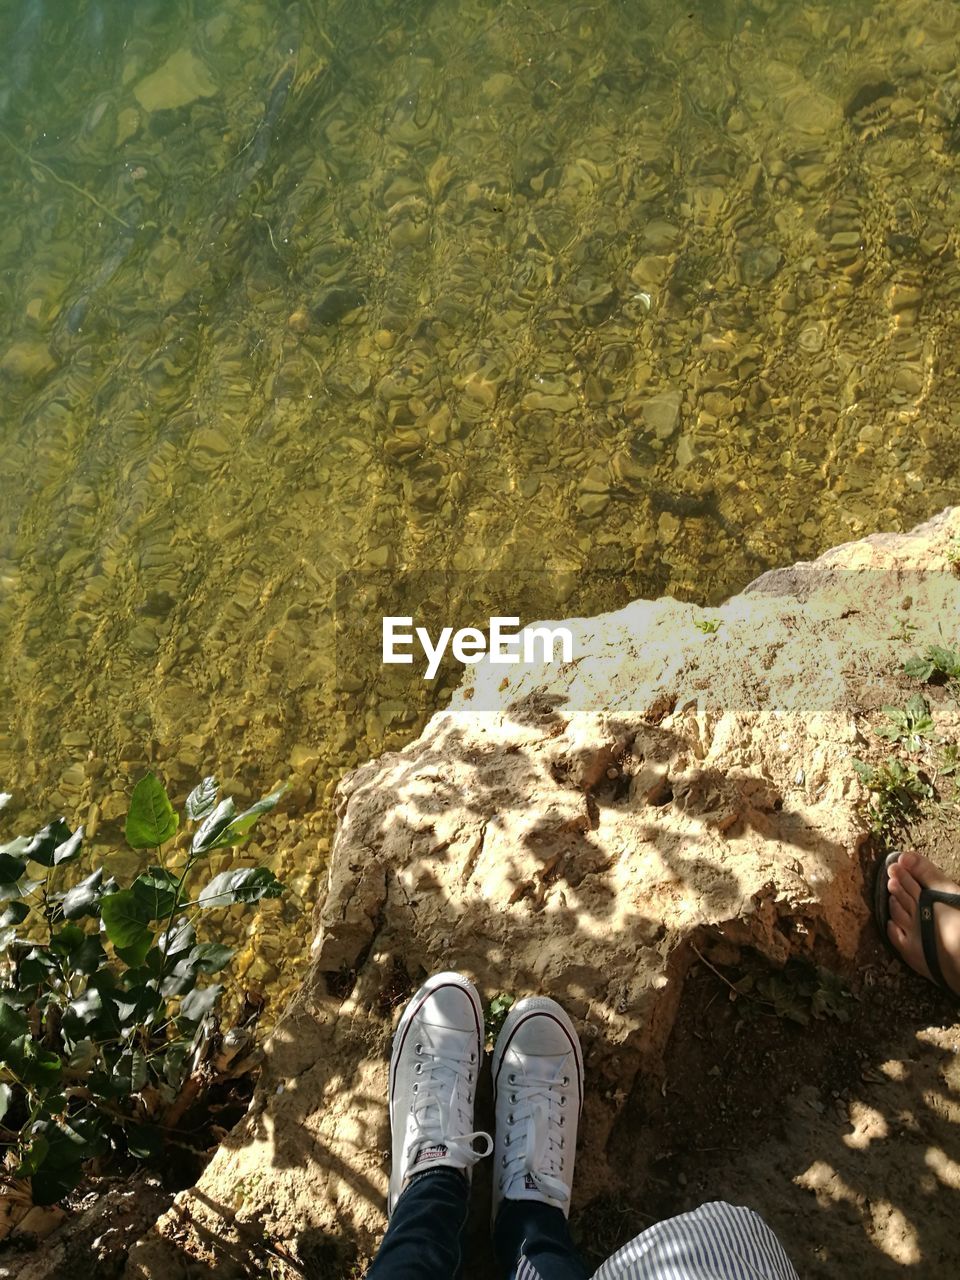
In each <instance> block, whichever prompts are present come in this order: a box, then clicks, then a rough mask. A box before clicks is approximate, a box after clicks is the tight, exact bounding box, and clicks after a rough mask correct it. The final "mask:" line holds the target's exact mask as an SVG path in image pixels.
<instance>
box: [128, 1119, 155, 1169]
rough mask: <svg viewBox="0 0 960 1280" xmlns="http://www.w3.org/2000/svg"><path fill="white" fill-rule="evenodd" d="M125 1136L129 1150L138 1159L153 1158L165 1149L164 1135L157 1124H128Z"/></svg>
mask: <svg viewBox="0 0 960 1280" xmlns="http://www.w3.org/2000/svg"><path fill="white" fill-rule="evenodd" d="M124 1136H125V1137H126V1139H127V1150H128V1151H129V1152H130V1154H131V1155H132V1156H133V1157H134V1159H136V1160H153V1159H154V1158H155V1157H156V1156H158V1155H159V1154H160V1152H161V1151H162V1150H163V1135H162V1134H161V1132H160V1130H159V1129H158V1128H157V1127H156V1125H152V1124H128V1125H126V1127H125V1128H124Z"/></svg>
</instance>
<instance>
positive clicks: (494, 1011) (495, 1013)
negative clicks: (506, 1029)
mask: <svg viewBox="0 0 960 1280" xmlns="http://www.w3.org/2000/svg"><path fill="white" fill-rule="evenodd" d="M512 1005H513V996H508V995H506V994H505V993H504V992H502V991H501V992H500V994H499V995H496V996H494V997H493V999H492V1000H491V1001H490V1003H489V1004H488V1005H487V1015H486V1017H485V1018H484V1029H485V1030H486V1034H487V1042H488V1043H490V1044H492V1043H493V1042H494V1041H495V1040H496V1038H497V1036H498V1035H499V1034H500V1029H501V1028H502V1026H503V1024H504V1022H505V1021H506V1018H507V1014H508V1013H509V1012H510V1008H511V1006H512Z"/></svg>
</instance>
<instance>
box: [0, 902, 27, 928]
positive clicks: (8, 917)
mask: <svg viewBox="0 0 960 1280" xmlns="http://www.w3.org/2000/svg"><path fill="white" fill-rule="evenodd" d="M29 914H30V908H29V907H28V906H27V904H26V903H25V902H11V903H10V905H9V906H8V907H7V908H6V910H5V911H4V912H3V913H2V914H0V929H4V928H6V927H7V925H11V924H23V922H24V920H26V918H27V916H28V915H29Z"/></svg>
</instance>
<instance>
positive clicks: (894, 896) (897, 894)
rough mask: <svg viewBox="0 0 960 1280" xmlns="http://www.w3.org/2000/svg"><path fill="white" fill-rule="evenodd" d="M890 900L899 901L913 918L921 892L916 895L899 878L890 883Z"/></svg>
mask: <svg viewBox="0 0 960 1280" xmlns="http://www.w3.org/2000/svg"><path fill="white" fill-rule="evenodd" d="M889 889H890V901H891V902H899V904H900V906H901V907H902V908H903V910H904V911H906V912H907V913H908V914H909V916H910V917H911V918H912V917H913V915H914V914H915V913H916V910H917V901H918V899H919V897H920V894H919V892H918V893H917V894H916V895H914V894H913V893H912V892H911V891H910V890H909V889H908V888H906V886H904V885H902V884H901V883H900V881H899V880H891V881H890V884H889Z"/></svg>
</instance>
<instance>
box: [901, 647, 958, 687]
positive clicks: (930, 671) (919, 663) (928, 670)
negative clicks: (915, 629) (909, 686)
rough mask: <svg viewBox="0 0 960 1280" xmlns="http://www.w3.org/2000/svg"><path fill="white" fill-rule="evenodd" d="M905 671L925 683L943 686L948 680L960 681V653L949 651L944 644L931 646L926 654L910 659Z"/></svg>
mask: <svg viewBox="0 0 960 1280" xmlns="http://www.w3.org/2000/svg"><path fill="white" fill-rule="evenodd" d="M903 670H904V672H905V674H906V675H908V676H913V677H914V679H916V680H923V681H924V683H929V682H931V681H933V682H937V683H940V684H943V683H944V682H946V681H948V680H960V652H958V651H957V650H956V649H947V648H946V647H945V646H944V645H942V644H931V645H928V646H927V648H926V650H925V652H923V653H918V654H915V655H914V657H912V658H908V659H907V661H906V662H905V663H904V664H903Z"/></svg>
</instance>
